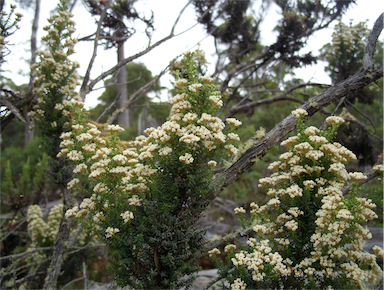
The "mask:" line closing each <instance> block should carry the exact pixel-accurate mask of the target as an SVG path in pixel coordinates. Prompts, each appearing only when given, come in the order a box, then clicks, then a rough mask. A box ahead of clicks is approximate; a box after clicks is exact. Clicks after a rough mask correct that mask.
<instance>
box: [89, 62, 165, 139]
mask: <svg viewBox="0 0 384 290" xmlns="http://www.w3.org/2000/svg"><path fill="white" fill-rule="evenodd" d="M125 69H126V71H127V73H126V75H127V78H126V81H125V85H126V87H127V92H128V95H127V96H128V99H127V100H128V101H129V103H130V104H131V105H130V106H129V107H128V109H127V111H128V112H129V114H128V115H129V116H130V121H129V122H130V124H131V126H130V128H129V132H130V133H132V135H131V136H130V137H131V138H134V136H136V135H137V134H141V133H142V132H143V130H144V129H146V128H147V127H150V126H157V125H158V124H160V122H162V121H164V117H165V116H161V114H160V116H159V117H160V118H161V117H162V118H163V119H161V120H155V119H154V118H156V117H157V114H152V115H153V116H155V117H153V116H152V115H151V114H148V109H149V107H151V110H152V111H153V106H154V103H153V101H152V99H153V98H150V97H149V94H152V95H153V94H155V97H156V95H158V94H159V93H160V91H161V90H162V89H163V88H161V87H160V84H159V80H158V79H156V78H155V77H153V76H152V73H151V71H149V70H148V69H147V68H146V66H145V65H144V64H142V63H135V62H132V63H129V64H127V65H126V66H125ZM114 80H115V78H111V79H108V80H106V81H105V83H104V85H105V87H106V90H105V91H104V92H103V93H102V94H101V95H100V97H99V98H98V100H99V102H100V103H99V104H98V105H97V106H96V107H94V108H93V109H91V110H90V115H89V117H90V118H91V119H92V120H98V122H101V123H106V122H107V121H108V118H109V117H110V114H111V113H112V112H113V111H115V110H117V109H118V106H117V104H116V98H117V97H118V96H119V94H118V92H117V90H118V86H117V85H116V84H115V83H114ZM152 80H155V83H154V84H153V85H152V86H151V88H150V89H149V90H147V92H145V93H144V94H142V95H138V96H136V97H135V98H134V99H131V97H132V95H133V93H134V92H136V91H138V90H139V89H140V88H141V87H143V86H144V85H146V84H147V83H149V82H151V81H152ZM111 104H113V106H111ZM100 116H101V118H100ZM147 117H148V118H152V122H145V120H146V118H147ZM149 121H150V120H149Z"/></svg>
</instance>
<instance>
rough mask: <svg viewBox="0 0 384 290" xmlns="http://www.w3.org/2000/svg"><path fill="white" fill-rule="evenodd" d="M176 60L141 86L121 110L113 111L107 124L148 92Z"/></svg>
mask: <svg viewBox="0 0 384 290" xmlns="http://www.w3.org/2000/svg"><path fill="white" fill-rule="evenodd" d="M176 59H177V57H176V58H175V59H173V60H172V61H171V63H170V64H169V65H168V66H167V67H166V68H165V69H163V70H162V71H161V72H160V74H159V75H158V76H157V77H156V78H154V79H153V80H151V81H150V82H149V83H147V84H145V85H144V86H142V87H141V88H140V89H138V90H137V91H136V92H134V93H133V94H132V96H130V98H129V100H128V101H127V102H126V103H125V104H124V107H123V108H121V109H117V110H115V111H114V112H113V113H112V115H111V117H110V118H109V119H108V124H112V123H113V121H114V120H115V119H116V117H117V116H118V115H119V114H121V113H123V112H124V111H125V110H127V109H128V108H129V106H130V105H131V104H132V103H133V102H134V101H135V100H137V98H138V97H139V96H140V95H141V94H143V93H145V92H146V91H147V90H148V89H149V88H150V87H151V86H152V85H153V84H154V83H155V82H157V81H158V80H159V79H160V77H162V76H163V75H164V74H165V73H166V72H167V71H168V69H169V67H170V66H171V65H172V64H173V62H174V61H175V60H176ZM99 118H100V117H99Z"/></svg>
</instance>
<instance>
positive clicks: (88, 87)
mask: <svg viewBox="0 0 384 290" xmlns="http://www.w3.org/2000/svg"><path fill="white" fill-rule="evenodd" d="M189 3H190V2H188V3H187V5H189ZM187 5H186V6H187ZM186 6H185V7H184V8H183V9H182V10H181V11H180V13H179V16H178V17H177V19H176V21H175V23H174V25H173V27H172V29H171V32H170V34H169V35H168V36H166V37H164V38H162V39H160V40H159V41H157V42H156V43H154V44H153V45H151V46H148V47H147V48H146V49H144V50H142V51H140V52H138V53H136V54H134V55H132V56H130V57H127V58H125V59H124V60H122V61H119V62H118V64H117V65H115V66H114V67H112V68H110V69H109V70H107V71H106V72H104V73H102V74H101V75H99V76H98V77H97V78H95V79H94V80H93V81H91V82H90V83H89V84H87V83H85V82H83V85H82V90H81V94H80V95H81V97H82V98H83V99H84V97H85V95H87V94H88V93H89V92H90V91H92V89H93V87H94V86H95V85H96V84H97V83H98V82H100V81H101V80H103V79H105V78H106V77H108V76H110V75H112V74H113V73H115V72H116V71H118V70H119V69H120V68H121V67H123V66H125V65H126V64H127V63H130V62H132V61H134V60H135V59H137V58H139V57H141V56H143V55H145V54H147V53H148V52H150V51H151V50H153V49H154V48H156V47H158V46H159V45H160V44H162V43H164V42H166V41H167V40H169V39H171V38H173V37H174V36H175V34H174V30H175V27H176V24H177V23H178V21H179V19H180V17H181V14H182V13H183V12H184V10H185V8H186Z"/></svg>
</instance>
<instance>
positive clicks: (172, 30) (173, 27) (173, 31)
mask: <svg viewBox="0 0 384 290" xmlns="http://www.w3.org/2000/svg"><path fill="white" fill-rule="evenodd" d="M191 3H192V0H190V1H188V3H187V4H186V5H185V6H184V7H183V9H181V11H180V13H179V15H178V16H177V18H176V21H175V23H174V24H173V26H172V29H171V33H170V35H174V33H175V28H176V25H177V23H178V22H179V20H180V17H181V15H182V14H183V12H184V11H185V9H187V7H188V5H189V4H191Z"/></svg>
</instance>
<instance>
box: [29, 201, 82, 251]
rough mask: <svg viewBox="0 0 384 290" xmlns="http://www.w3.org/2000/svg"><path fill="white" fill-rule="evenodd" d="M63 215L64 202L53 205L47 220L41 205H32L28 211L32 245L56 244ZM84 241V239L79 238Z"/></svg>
mask: <svg viewBox="0 0 384 290" xmlns="http://www.w3.org/2000/svg"><path fill="white" fill-rule="evenodd" d="M62 216H63V204H62V203H59V204H57V205H55V206H53V207H52V208H51V210H50V212H49V214H48V217H47V221H45V220H44V219H43V213H42V211H41V208H40V206H39V205H31V206H29V207H28V211H27V221H28V232H29V234H30V235H31V239H32V245H34V246H38V247H39V246H40V247H41V246H48V245H54V243H55V242H56V236H57V233H58V231H59V226H60V222H61V219H62ZM79 242H80V243H82V239H80V240H79Z"/></svg>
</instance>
